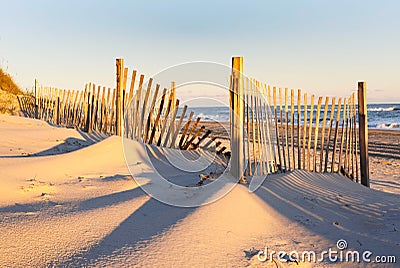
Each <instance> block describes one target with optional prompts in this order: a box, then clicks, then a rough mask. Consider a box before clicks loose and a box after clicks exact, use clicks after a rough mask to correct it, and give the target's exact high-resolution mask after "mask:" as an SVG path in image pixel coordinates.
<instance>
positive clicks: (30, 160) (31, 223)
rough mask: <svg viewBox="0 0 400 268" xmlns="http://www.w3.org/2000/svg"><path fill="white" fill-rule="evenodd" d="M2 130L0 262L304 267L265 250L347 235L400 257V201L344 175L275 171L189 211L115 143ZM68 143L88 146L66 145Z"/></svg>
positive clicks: (312, 246)
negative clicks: (158, 193) (166, 200)
mask: <svg viewBox="0 0 400 268" xmlns="http://www.w3.org/2000/svg"><path fill="white" fill-rule="evenodd" d="M0 131H1V136H2V140H3V141H5V142H2V145H1V147H0V156H1V158H0V172H1V173H0V222H1V225H0V266H2V267H3V266H18V267H23V266H103V267H104V266H125V267H126V266H139V267H242V266H255V267H257V266H259V267H265V266H267V267H268V266H271V267H275V266H282V267H287V266H291V265H294V266H297V265H296V264H294V263H292V264H288V263H281V262H269V261H267V262H266V263H261V262H260V261H259V260H258V259H257V256H256V255H257V254H256V253H257V250H262V249H264V248H265V247H266V246H267V247H268V249H270V250H275V251H279V250H284V251H286V252H290V251H292V250H297V251H298V252H302V251H306V250H307V251H309V250H314V251H316V252H321V251H323V250H328V248H329V247H331V248H333V249H337V248H336V241H337V240H339V239H345V240H346V241H347V243H348V246H349V249H352V250H359V251H360V252H362V251H365V250H370V251H372V252H373V253H374V255H395V254H397V255H398V252H400V233H399V231H400V226H399V222H400V211H399V210H400V209H399V204H400V196H399V195H396V194H389V193H384V192H381V191H376V190H371V189H368V188H365V187H363V186H361V185H359V184H355V183H353V182H351V181H350V180H348V179H346V178H343V177H341V176H340V175H336V174H333V175H332V174H312V173H307V172H303V171H295V172H291V173H286V174H283V175H273V176H269V177H267V179H266V180H265V181H264V183H263V184H262V186H261V187H260V188H259V189H258V190H257V191H256V192H255V193H250V192H249V191H248V188H247V185H236V186H235V187H233V189H232V190H231V191H230V192H229V193H228V194H227V195H225V196H224V197H223V198H221V199H219V200H218V201H216V202H213V203H211V204H208V205H205V206H200V207H196V208H182V207H175V206H170V205H166V204H163V203H161V202H159V201H157V200H156V199H154V198H151V197H149V196H148V195H147V194H146V193H145V192H144V191H143V190H142V189H141V188H140V187H139V186H138V184H137V183H136V182H135V180H134V179H133V178H132V177H131V176H130V173H129V170H128V168H127V166H126V163H125V160H124V155H123V151H122V142H121V139H120V138H118V137H97V136H86V135H85V134H82V133H79V132H78V131H76V130H73V129H63V128H55V127H52V126H49V125H47V124H46V123H43V122H40V121H37V120H32V119H25V118H17V117H10V116H1V117H0ZM68 139H74V141H76V142H79V143H80V144H81V145H79V146H75V147H74V146H72V145H71V147H68V146H67V147H60V144H63V143H65V141H66V140H68ZM75 145H76V144H75ZM132 146H134V147H135V148H134V149H135V150H141V149H140V148H136V147H138V146H139V145H134V143H133V145H132ZM10 148H20V150H19V151H17V152H15V151H14V152H12V151H10V150H9V149H10ZM55 148H58V150H56V149H55ZM20 152H27V153H29V156H23V155H22V154H21V153H20ZM43 152H46V153H44V154H43ZM40 153H42V154H40ZM137 157H139V156H137ZM142 162H143V165H147V164H146V163H147V162H146V160H145V159H142ZM143 168H144V170H148V169H149V167H148V166H146V167H143ZM165 172H166V173H168V170H166V171H165ZM172 175H173V176H176V175H177V174H172ZM149 178H151V176H149ZM197 179H198V177H197V175H193V177H189V176H188V177H187V180H188V181H196V180H197ZM228 179H229V178H228ZM144 183H145V182H144ZM397 261H400V256H397ZM299 264H300V265H302V266H330V265H331V264H329V260H327V259H326V258H325V259H324V262H322V263H317V264H315V263H307V262H306V263H302V262H300V263H299ZM337 265H340V266H343V265H344V266H346V265H348V266H349V267H352V265H354V264H346V263H338V264H337ZM388 266H390V265H388ZM394 266H395V265H393V267H394Z"/></svg>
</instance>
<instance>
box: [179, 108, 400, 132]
mask: <svg viewBox="0 0 400 268" xmlns="http://www.w3.org/2000/svg"><path fill="white" fill-rule="evenodd" d="M367 108H368V127H369V128H371V129H393V130H396V129H397V130H400V103H398V104H368V106H367ZM303 109H304V107H302V113H303ZM188 110H189V111H193V112H194V118H197V117H200V118H201V120H202V121H208V122H210V121H211V122H215V121H217V122H228V121H229V108H228V107H189V108H188ZM295 110H297V106H296V107H295ZM329 110H330V109H329ZM329 110H328V116H327V117H328V118H329V115H330V113H329ZM309 112H310V107H308V116H309V114H310V113H309ZM323 113H324V110H323V107H322V108H321V115H320V117H321V121H322V116H323ZM342 113H343V108H342ZM179 115H180V113H179V112H178V113H177V116H179ZM278 115H279V108H278ZM296 117H297V116H296ZM296 120H297V119H296ZM313 123H314V124H315V114H314V122H313Z"/></svg>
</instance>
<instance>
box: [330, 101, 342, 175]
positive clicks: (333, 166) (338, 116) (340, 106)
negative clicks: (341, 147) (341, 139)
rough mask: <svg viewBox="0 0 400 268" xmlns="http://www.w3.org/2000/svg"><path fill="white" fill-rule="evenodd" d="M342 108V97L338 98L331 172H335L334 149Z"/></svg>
mask: <svg viewBox="0 0 400 268" xmlns="http://www.w3.org/2000/svg"><path fill="white" fill-rule="evenodd" d="M341 110H342V98H339V101H338V108H337V113H336V124H335V137H334V139H333V155H332V165H331V173H333V172H336V170H335V164H336V154H337V152H336V150H337V145H338V144H337V139H338V133H339V122H340V118H341V117H340V113H341Z"/></svg>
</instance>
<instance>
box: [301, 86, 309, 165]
mask: <svg viewBox="0 0 400 268" xmlns="http://www.w3.org/2000/svg"><path fill="white" fill-rule="evenodd" d="M307 99H308V98H307V93H304V102H303V114H304V116H303V150H302V152H301V153H302V157H303V158H302V162H303V164H302V166H303V169H306V138H307V121H308V118H307V113H308V104H307Z"/></svg>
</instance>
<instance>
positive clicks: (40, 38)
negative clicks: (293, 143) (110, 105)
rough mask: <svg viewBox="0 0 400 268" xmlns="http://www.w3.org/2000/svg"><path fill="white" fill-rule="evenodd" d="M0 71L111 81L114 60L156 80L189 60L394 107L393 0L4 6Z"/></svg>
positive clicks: (20, 77) (396, 23)
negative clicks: (235, 65)
mask: <svg viewBox="0 0 400 268" xmlns="http://www.w3.org/2000/svg"><path fill="white" fill-rule="evenodd" d="M0 6H1V7H2V12H1V13H2V14H1V16H0V25H1V27H0V64H1V65H0V66H1V67H3V68H4V69H8V71H9V72H10V73H11V75H12V76H13V77H14V78H15V80H16V81H17V83H18V84H19V85H20V86H22V87H24V88H25V87H27V88H30V87H32V85H33V81H34V79H35V78H38V79H39V81H40V82H41V83H42V84H45V85H52V86H55V87H59V88H70V89H81V88H83V85H84V84H85V83H87V82H89V81H92V82H95V83H97V84H102V85H107V86H114V85H115V81H114V80H115V58H117V57H123V58H125V63H126V65H127V66H128V67H131V68H132V67H134V68H136V69H138V70H139V71H140V72H142V73H144V74H146V75H153V74H155V73H157V72H159V71H160V70H163V69H165V68H167V67H169V66H172V65H176V64H179V63H182V62H188V61H212V62H217V63H221V64H227V65H229V64H230V61H231V57H232V56H233V55H242V56H244V71H245V73H246V74H247V75H249V76H252V77H256V78H257V79H259V80H261V81H263V82H266V83H268V84H271V85H278V86H282V87H289V88H294V89H298V88H301V89H303V90H304V91H307V92H309V93H315V94H317V95H323V96H324V95H334V96H339V95H342V96H346V95H348V94H349V93H350V92H351V91H352V90H354V89H355V87H356V85H357V81H358V80H365V81H367V86H368V97H369V101H370V102H400V93H399V92H400V75H399V71H400V52H399V48H400V16H398V11H399V10H400V2H398V1H384V0H383V1H368V0H367V1H351V0H348V1H322V0H321V1H248V2H234V1H196V2H191V1H75V0H69V1H40V0H37V1H18V0H16V1H2V0H0Z"/></svg>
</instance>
